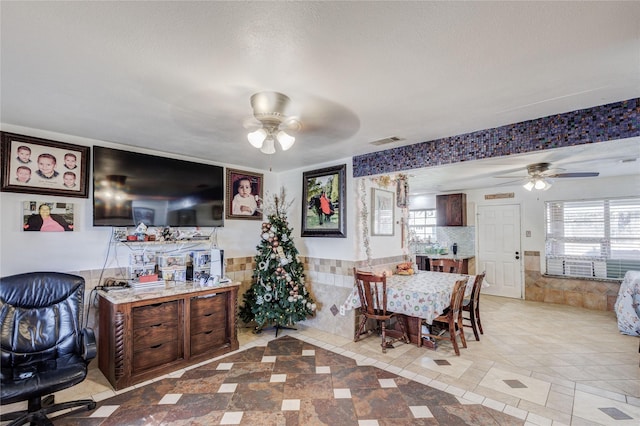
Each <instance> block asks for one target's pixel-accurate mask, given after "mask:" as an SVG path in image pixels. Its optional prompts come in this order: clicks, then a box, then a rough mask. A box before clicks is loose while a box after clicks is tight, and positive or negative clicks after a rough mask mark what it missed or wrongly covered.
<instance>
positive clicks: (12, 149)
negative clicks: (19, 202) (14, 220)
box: [1, 132, 90, 198]
mask: <svg viewBox="0 0 640 426" xmlns="http://www.w3.org/2000/svg"><path fill="white" fill-rule="evenodd" d="M1 134H2V191H5V192H23V193H26V194H44V195H57V196H63V197H79V198H87V197H88V196H89V168H88V165H89V152H90V148H89V147H88V146H80V145H71V144H69V143H63V142H56V141H50V140H46V139H40V138H34V137H31V136H24V135H17V134H14V133H6V132H1Z"/></svg>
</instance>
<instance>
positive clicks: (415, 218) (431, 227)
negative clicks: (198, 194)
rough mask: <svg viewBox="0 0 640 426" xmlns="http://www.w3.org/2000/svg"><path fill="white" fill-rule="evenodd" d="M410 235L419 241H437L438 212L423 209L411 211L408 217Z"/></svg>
mask: <svg viewBox="0 0 640 426" xmlns="http://www.w3.org/2000/svg"><path fill="white" fill-rule="evenodd" d="M407 225H408V227H409V235H412V236H414V237H416V238H417V239H418V240H419V241H423V242H427V241H433V242H435V241H436V210H435V209H422V210H409V217H408V224H407Z"/></svg>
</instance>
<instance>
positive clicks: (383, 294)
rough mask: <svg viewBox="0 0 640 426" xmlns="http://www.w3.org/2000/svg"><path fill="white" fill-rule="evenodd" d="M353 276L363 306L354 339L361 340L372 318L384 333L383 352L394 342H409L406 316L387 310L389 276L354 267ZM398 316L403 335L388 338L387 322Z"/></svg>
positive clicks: (355, 340)
mask: <svg viewBox="0 0 640 426" xmlns="http://www.w3.org/2000/svg"><path fill="white" fill-rule="evenodd" d="M353 276H354V278H355V285H356V287H357V288H358V296H359V297H360V304H361V306H362V309H361V311H362V319H361V320H360V324H359V325H358V328H357V330H356V333H355V336H354V339H353V341H354V342H357V341H358V340H360V336H361V335H362V333H363V331H364V327H365V325H366V323H367V320H369V319H372V320H375V321H376V322H377V323H378V327H379V328H380V334H381V335H382V343H381V344H380V346H382V352H383V353H385V352H387V348H393V343H395V342H396V341H398V340H402V341H403V342H405V343H409V337H408V336H407V329H406V327H405V324H404V316H403V315H397V316H396V314H395V313H393V312H389V311H388V310H387V277H386V275H385V274H382V275H375V274H372V273H370V272H359V271H357V270H356V268H353ZM394 317H395V318H396V320H397V322H398V324H399V325H400V330H401V331H402V337H400V338H390V339H387V332H386V328H387V325H386V322H387V321H390V320H391V318H394Z"/></svg>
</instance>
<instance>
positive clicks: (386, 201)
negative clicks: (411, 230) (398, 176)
mask: <svg viewBox="0 0 640 426" xmlns="http://www.w3.org/2000/svg"><path fill="white" fill-rule="evenodd" d="M395 195H396V194H394V193H393V192H391V191H385V190H383V189H377V188H372V189H371V235H387V236H392V235H393V222H394V208H395V202H394V201H395V200H394V198H395Z"/></svg>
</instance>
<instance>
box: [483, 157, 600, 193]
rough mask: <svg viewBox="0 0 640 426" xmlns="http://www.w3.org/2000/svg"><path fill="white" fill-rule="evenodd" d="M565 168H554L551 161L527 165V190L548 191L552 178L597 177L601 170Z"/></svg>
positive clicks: (509, 177) (525, 184) (525, 177)
mask: <svg viewBox="0 0 640 426" xmlns="http://www.w3.org/2000/svg"><path fill="white" fill-rule="evenodd" d="M563 170H564V169H552V168H551V163H534V164H529V165H528V166H527V174H528V176H523V178H524V179H526V181H525V183H524V185H523V186H524V188H525V189H526V190H527V191H531V190H532V189H541V190H544V191H546V190H547V189H549V188H551V184H552V183H553V180H552V179H555V178H583V177H596V176H599V175H600V173H599V172H563ZM495 177H497V178H508V179H513V178H514V177H515V176H495Z"/></svg>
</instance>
